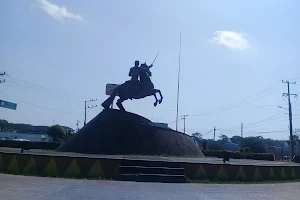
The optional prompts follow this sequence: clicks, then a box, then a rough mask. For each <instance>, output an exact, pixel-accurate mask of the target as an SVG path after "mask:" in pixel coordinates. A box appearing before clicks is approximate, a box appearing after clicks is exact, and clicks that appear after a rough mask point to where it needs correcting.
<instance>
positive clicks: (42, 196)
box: [0, 174, 300, 200]
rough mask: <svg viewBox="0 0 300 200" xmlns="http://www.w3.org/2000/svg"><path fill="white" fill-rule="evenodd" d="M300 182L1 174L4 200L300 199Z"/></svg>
mask: <svg viewBox="0 0 300 200" xmlns="http://www.w3.org/2000/svg"><path fill="white" fill-rule="evenodd" d="M299 188H300V183H278V184H188V183H179V184H172V183H140V182H119V181H98V180H79V179H60V178H45V177H31V176H19V175H8V174H0V199H1V200H53V199H57V200H60V199H61V200H62V199H63V200H79V199H80V200H81V199H82V200H83V199H84V200H87V199H97V200H98V199H106V200H107V199H114V200H116V199H123V200H135V199H143V200H148V199H164V200H173V199H174V200H177V199H178V200H179V199H180V200H182V199H189V200H193V199H203V200H208V199H209V200H214V199H222V200H232V199H234V200H238V199H240V200H244V199H245V200H246V199H247V200H252V199H259V200H264V199H266V200H270V199H285V200H289V199H291V200H292V199H295V200H296V199H297V200H298V199H299V196H300V190H299Z"/></svg>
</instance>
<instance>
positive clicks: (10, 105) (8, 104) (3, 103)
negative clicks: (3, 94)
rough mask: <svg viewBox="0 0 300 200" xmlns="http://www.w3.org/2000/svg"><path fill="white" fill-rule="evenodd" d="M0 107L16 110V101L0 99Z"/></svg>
mask: <svg viewBox="0 0 300 200" xmlns="http://www.w3.org/2000/svg"><path fill="white" fill-rule="evenodd" d="M0 107H2V108H7V109H11V110H17V104H16V103H12V102H8V101H4V100H0Z"/></svg>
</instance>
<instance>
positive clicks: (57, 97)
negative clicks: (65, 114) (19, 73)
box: [6, 81, 80, 104]
mask: <svg viewBox="0 0 300 200" xmlns="http://www.w3.org/2000/svg"><path fill="white" fill-rule="evenodd" d="M6 86H8V87H13V88H16V89H19V90H22V91H25V92H32V93H34V94H37V95H42V96H44V95H47V96H50V97H51V98H54V99H58V100H61V99H62V98H63V99H64V100H67V101H69V102H70V103H75V104H79V103H80V102H79V101H78V100H75V99H69V98H65V97H63V96H58V95H55V94H47V93H43V92H39V91H38V90H30V89H27V88H26V87H25V88H24V87H22V86H20V85H18V84H16V85H14V84H11V83H10V81H7V83H6Z"/></svg>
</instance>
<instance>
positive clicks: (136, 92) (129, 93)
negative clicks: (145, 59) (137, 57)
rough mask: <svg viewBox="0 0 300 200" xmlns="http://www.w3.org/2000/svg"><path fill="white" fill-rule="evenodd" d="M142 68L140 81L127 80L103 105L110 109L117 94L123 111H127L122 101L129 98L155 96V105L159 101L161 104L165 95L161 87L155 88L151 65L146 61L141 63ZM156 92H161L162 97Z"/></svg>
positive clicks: (119, 105) (118, 104)
mask: <svg viewBox="0 0 300 200" xmlns="http://www.w3.org/2000/svg"><path fill="white" fill-rule="evenodd" d="M140 69H141V70H140V73H139V76H140V82H139V83H132V82H131V81H126V82H125V83H123V84H121V85H119V86H118V87H117V88H115V89H114V91H113V93H112V94H111V95H110V97H108V99H106V100H105V101H104V102H103V103H102V106H103V107H104V108H105V109H108V108H109V107H110V106H111V105H112V104H113V102H114V99H115V97H116V96H119V97H120V98H119V99H118V101H117V106H118V107H119V109H120V110H122V111H125V109H124V107H123V105H122V102H124V101H126V100H128V99H142V98H145V97H148V96H154V98H155V102H154V106H157V104H158V103H159V104H161V102H162V100H163V96H162V94H161V91H160V90H159V89H155V88H154V85H153V83H152V81H151V76H152V74H151V72H150V67H149V66H147V65H146V63H144V64H141V66H140ZM156 93H158V94H159V96H160V99H158V98H157V96H156Z"/></svg>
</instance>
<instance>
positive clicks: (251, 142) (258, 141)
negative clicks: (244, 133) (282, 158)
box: [242, 136, 266, 153]
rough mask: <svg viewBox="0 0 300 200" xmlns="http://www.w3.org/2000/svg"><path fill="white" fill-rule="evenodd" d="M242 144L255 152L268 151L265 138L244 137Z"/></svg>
mask: <svg viewBox="0 0 300 200" xmlns="http://www.w3.org/2000/svg"><path fill="white" fill-rule="evenodd" d="M242 146H243V147H248V148H250V150H251V152H253V153H266V147H265V145H264V143H263V138H262V137H260V136H258V137H247V138H243V139H242Z"/></svg>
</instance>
